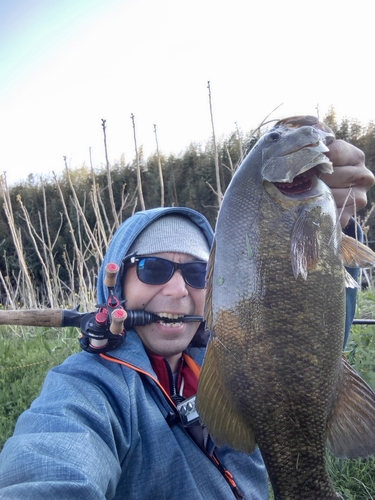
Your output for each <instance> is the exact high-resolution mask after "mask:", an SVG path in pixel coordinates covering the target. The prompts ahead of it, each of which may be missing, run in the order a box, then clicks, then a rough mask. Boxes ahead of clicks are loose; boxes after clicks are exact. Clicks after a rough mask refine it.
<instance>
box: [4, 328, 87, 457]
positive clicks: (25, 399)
mask: <svg viewBox="0 0 375 500" xmlns="http://www.w3.org/2000/svg"><path fill="white" fill-rule="evenodd" d="M77 338H78V331H77V330H76V329H75V328H65V329H59V330H57V329H51V328H49V329H47V328H27V330H26V327H17V328H10V327H0V449H1V448H2V447H3V445H4V443H5V441H6V440H7V439H8V438H9V437H10V436H11V435H12V433H13V429H14V425H15V423H16V420H17V418H18V416H19V415H20V414H21V413H22V412H23V411H24V410H26V409H27V408H28V407H29V406H30V404H31V402H32V401H33V400H34V399H35V398H36V397H37V396H38V395H39V393H40V390H41V388H42V385H43V381H44V379H45V376H46V374H47V372H48V371H49V370H50V369H51V368H52V367H53V366H56V365H58V364H60V363H62V361H64V359H65V358H67V357H68V356H69V355H70V354H73V352H77V351H78V350H79V344H78V341H77Z"/></svg>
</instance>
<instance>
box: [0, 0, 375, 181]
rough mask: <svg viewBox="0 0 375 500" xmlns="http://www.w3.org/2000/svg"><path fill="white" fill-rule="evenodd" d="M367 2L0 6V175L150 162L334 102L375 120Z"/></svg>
mask: <svg viewBox="0 0 375 500" xmlns="http://www.w3.org/2000/svg"><path fill="white" fill-rule="evenodd" d="M374 45H375V43H374V37H373V12H372V7H371V2H369V1H368V0H365V1H364V0H357V1H356V2H349V1H347V0H340V1H339V0H315V1H314V2H313V3H306V2H301V1H300V0H298V1H297V0H283V1H279V0H278V1H276V0H268V1H259V0H258V1H257V2H255V1H251V0H247V1H244V0H229V1H227V0H189V2H182V1H180V0H1V2H0V173H6V179H7V182H8V184H9V185H12V184H13V183H15V182H18V181H19V180H23V179H26V178H27V176H28V175H29V174H31V173H32V174H34V175H35V176H42V177H45V176H49V175H51V173H52V172H55V173H57V174H58V173H59V172H61V171H62V170H63V169H64V160H63V157H64V156H66V158H67V162H68V165H69V167H71V168H78V167H80V166H82V165H83V164H85V165H86V166H89V165H90V152H91V158H92V163H93V166H94V167H99V166H100V165H103V164H105V155H104V145H103V132H102V128H101V120H102V119H105V120H106V125H107V130H106V133H107V141H108V156H109V161H110V162H111V163H114V162H115V161H116V160H119V159H120V157H121V155H124V157H125V161H126V162H131V161H133V159H134V157H135V149H134V139H133V126H132V121H131V118H130V117H131V114H133V115H134V118H135V127H136V137H137V143H138V146H140V145H142V146H143V149H144V153H145V156H146V158H147V156H149V155H151V154H153V153H154V152H155V149H156V143H155V134H154V124H156V126H157V134H158V143H159V148H160V150H161V152H162V153H163V154H165V155H169V154H176V155H177V154H179V153H181V152H183V151H184V150H185V149H186V148H187V147H188V146H189V144H190V143H191V142H200V143H205V142H207V141H208V140H209V139H210V137H211V135H212V129H211V119H210V109H209V100H208V89H207V82H208V81H209V82H210V86H211V93H212V106H213V115H214V125H215V133H216V135H217V137H218V138H221V137H225V136H226V135H228V134H230V133H231V132H233V131H234V130H235V129H236V127H238V128H239V129H240V130H241V131H243V132H244V133H246V132H249V131H250V130H252V129H254V128H255V127H257V125H258V124H259V123H260V122H261V121H262V120H263V119H264V118H265V117H266V116H267V115H268V114H269V113H271V112H272V111H273V110H274V109H275V108H277V110H276V111H274V112H273V113H272V115H271V117H272V118H281V117H286V116H290V115H295V114H314V115H316V114H317V112H318V113H319V116H320V117H321V118H322V117H323V116H324V115H325V114H326V112H327V111H328V109H329V108H330V106H334V108H335V110H336V113H337V117H338V119H342V118H343V117H348V118H355V119H357V120H359V121H360V122H362V123H363V124H367V123H368V122H369V121H371V120H375V99H374V82H373V76H372V73H373V71H372V61H373V56H374Z"/></svg>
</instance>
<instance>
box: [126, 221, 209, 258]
mask: <svg viewBox="0 0 375 500" xmlns="http://www.w3.org/2000/svg"><path fill="white" fill-rule="evenodd" d="M161 252H179V253H186V254H189V255H192V256H193V257H195V258H196V259H198V260H204V261H206V262H207V261H208V256H209V253H210V247H209V245H208V241H207V239H206V237H205V236H204V234H203V232H202V231H201V230H200V229H199V227H198V226H197V225H196V224H194V222H192V221H191V220H190V219H188V218H187V217H184V216H181V215H165V216H164V217H160V218H159V219H157V220H156V221H155V222H152V224H150V225H149V226H148V227H146V229H145V230H144V231H142V232H141V234H140V235H139V236H138V237H137V238H136V240H135V241H134V243H133V244H132V245H131V247H130V249H129V254H132V253H137V254H138V255H150V254H154V253H161Z"/></svg>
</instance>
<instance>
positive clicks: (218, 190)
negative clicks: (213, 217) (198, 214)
mask: <svg viewBox="0 0 375 500" xmlns="http://www.w3.org/2000/svg"><path fill="white" fill-rule="evenodd" d="M207 88H208V100H209V104H210V117H211V127H212V143H213V148H214V159H215V175H216V191H214V193H215V194H216V196H217V202H218V206H219V207H220V205H221V202H222V201H223V192H222V190H221V184H220V166H219V154H218V150H217V145H216V137H215V126H214V117H213V111H212V99H211V85H210V82H207ZM211 189H212V186H211Z"/></svg>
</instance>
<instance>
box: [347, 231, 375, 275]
mask: <svg viewBox="0 0 375 500" xmlns="http://www.w3.org/2000/svg"><path fill="white" fill-rule="evenodd" d="M342 258H343V260H344V264H345V266H347V267H361V268H369V267H373V266H375V253H374V252H373V251H372V250H371V248H369V247H368V246H366V245H364V244H363V243H361V242H360V241H358V240H356V239H355V238H351V237H350V236H347V235H346V234H343V235H342Z"/></svg>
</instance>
